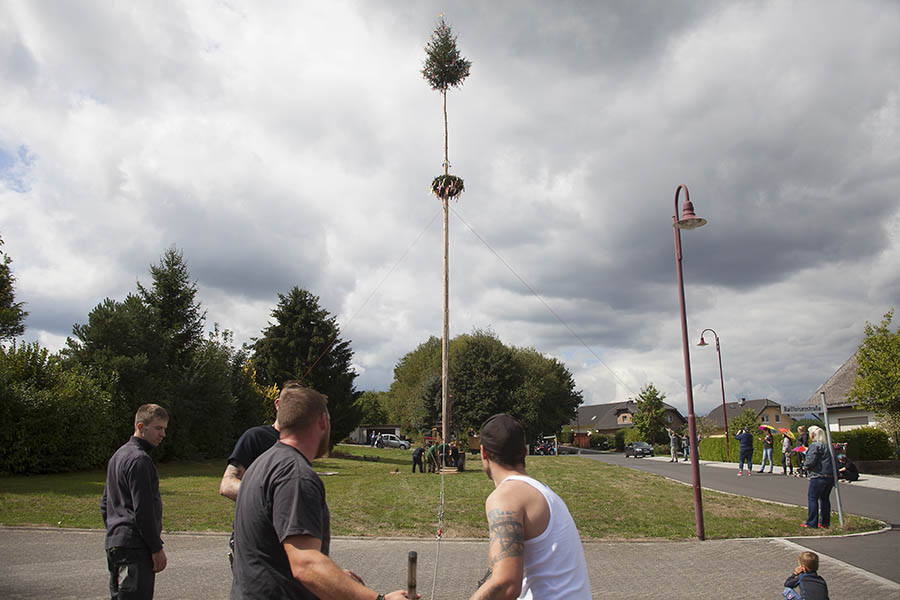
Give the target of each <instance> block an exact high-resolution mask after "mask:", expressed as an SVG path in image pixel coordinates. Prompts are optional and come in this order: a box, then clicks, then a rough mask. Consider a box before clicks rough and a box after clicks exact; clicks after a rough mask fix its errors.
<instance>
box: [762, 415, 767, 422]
mask: <svg viewBox="0 0 900 600" xmlns="http://www.w3.org/2000/svg"><path fill="white" fill-rule="evenodd" d="M762 422H763V423H768V422H769V415H763V416H762Z"/></svg>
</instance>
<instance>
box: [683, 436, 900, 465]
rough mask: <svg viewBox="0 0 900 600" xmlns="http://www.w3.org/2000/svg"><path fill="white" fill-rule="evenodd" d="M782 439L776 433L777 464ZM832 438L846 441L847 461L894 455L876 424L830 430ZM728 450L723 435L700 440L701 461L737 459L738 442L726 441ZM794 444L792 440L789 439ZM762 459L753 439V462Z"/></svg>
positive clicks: (760, 445)
mask: <svg viewBox="0 0 900 600" xmlns="http://www.w3.org/2000/svg"><path fill="white" fill-rule="evenodd" d="M781 440H782V436H780V435H776V436H775V448H774V449H773V451H772V460H774V461H775V464H776V465H781ZM831 441H832V442H834V443H839V442H847V443H848V446H847V456H848V457H849V458H850V460H883V459H888V458H893V450H892V446H891V440H890V437H888V434H887V433H885V432H884V431H882V430H881V429H878V428H876V427H860V428H859V429H852V430H850V431H832V432H831ZM729 445H730V448H729V449H730V451H731V452H730V453H729V454H728V455H727V456H726V453H725V438H724V437H710V438H704V439H703V440H701V441H700V458H701V460H712V461H716V462H733V463H736V462H738V458H739V449H740V443H739V442H738V441H737V440H736V439H734V438H731V440H729ZM792 445H793V442H792ZM761 462H762V441H761V440H759V439H756V438H755V439H754V442H753V464H754V465H758V464H760V463H761Z"/></svg>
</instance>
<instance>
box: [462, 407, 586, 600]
mask: <svg viewBox="0 0 900 600" xmlns="http://www.w3.org/2000/svg"><path fill="white" fill-rule="evenodd" d="M479 439H480V441H481V461H482V463H483V464H484V471H485V473H486V474H487V476H488V478H490V479H491V481H493V482H494V491H493V492H491V494H490V496H488V498H487V501H486V502H485V512H486V513H487V520H488V526H489V529H490V546H489V547H490V571H489V574H488V576H487V578H486V580H485V582H484V583H483V584H482V585H481V587H479V588H478V590H477V591H476V592H475V595H474V596H472V600H483V599H487V598H527V599H535V598H537V599H543V598H566V599H567V600H588V599H589V598H590V597H591V585H590V581H589V580H588V572H587V562H586V561H585V558H584V549H583V548H582V547H581V538H580V536H579V535H578V529H577V528H576V527H575V521H573V520H572V515H571V514H569V509H568V507H567V506H566V503H565V502H563V500H562V499H561V498H560V497H559V496H557V495H556V493H555V492H554V491H553V490H551V489H550V488H549V487H547V486H546V485H544V484H543V483H541V482H539V481H537V480H535V479H532V478H531V477H529V476H528V473H527V472H526V471H525V451H526V450H525V430H524V429H523V427H522V425H521V424H520V423H519V422H518V421H516V420H515V419H514V418H513V417H511V416H510V415H507V414H498V415H494V416H493V417H491V418H490V419H488V420H487V421H485V423H484V425H483V426H482V427H481V434H480V437H479Z"/></svg>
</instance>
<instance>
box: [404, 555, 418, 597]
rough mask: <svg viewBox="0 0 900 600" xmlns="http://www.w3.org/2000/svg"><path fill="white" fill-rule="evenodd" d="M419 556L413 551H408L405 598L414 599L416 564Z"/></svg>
mask: <svg viewBox="0 0 900 600" xmlns="http://www.w3.org/2000/svg"><path fill="white" fill-rule="evenodd" d="M418 560H419V555H418V554H416V552H415V551H414V550H410V551H409V570H408V572H407V578H406V596H407V597H408V598H411V599H415V597H416V562H418Z"/></svg>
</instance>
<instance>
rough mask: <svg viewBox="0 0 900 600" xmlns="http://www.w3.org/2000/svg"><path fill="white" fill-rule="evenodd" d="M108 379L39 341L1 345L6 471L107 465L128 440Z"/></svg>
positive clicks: (1, 450)
mask: <svg viewBox="0 0 900 600" xmlns="http://www.w3.org/2000/svg"><path fill="white" fill-rule="evenodd" d="M107 387H108V382H107V381H104V380H102V379H101V378H99V377H97V376H96V374H95V373H93V372H92V371H91V370H90V369H87V368H84V367H82V366H80V365H74V366H70V367H66V366H65V365H64V363H63V361H62V360H60V357H59V356H58V355H55V354H50V352H49V351H48V350H47V349H46V348H42V347H41V346H40V345H39V344H38V343H37V342H34V343H31V344H21V345H17V344H16V343H15V341H14V342H13V343H12V344H11V345H10V346H9V347H8V348H4V347H3V346H0V473H4V474H11V473H29V474H31V473H55V472H64V471H72V470H76V469H88V468H96V467H99V466H102V465H103V464H104V463H105V461H106V460H107V459H108V458H109V456H110V454H111V453H112V452H113V451H114V450H115V448H116V447H117V446H118V445H120V444H121V443H122V439H121V438H119V437H117V436H116V434H115V431H114V430H113V429H112V428H111V427H110V424H111V423H112V419H111V403H110V395H109V392H108V391H107Z"/></svg>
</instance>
